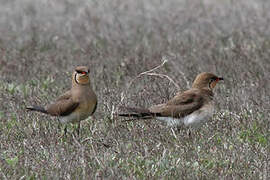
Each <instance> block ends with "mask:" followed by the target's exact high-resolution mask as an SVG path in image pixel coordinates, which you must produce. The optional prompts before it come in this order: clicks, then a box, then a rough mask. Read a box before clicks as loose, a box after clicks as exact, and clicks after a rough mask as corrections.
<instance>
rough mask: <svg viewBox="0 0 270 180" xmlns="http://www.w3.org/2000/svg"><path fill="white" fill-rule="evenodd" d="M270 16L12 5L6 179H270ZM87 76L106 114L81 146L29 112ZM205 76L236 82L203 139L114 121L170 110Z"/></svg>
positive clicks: (1, 151)
mask: <svg viewBox="0 0 270 180" xmlns="http://www.w3.org/2000/svg"><path fill="white" fill-rule="evenodd" d="M43 6H44V7H43ZM10 7H12V9H13V11H10ZM46 7H47V8H46ZM269 11H270V3H269V2H268V1H263V0H261V1H256V2H254V1H251V0H249V1H247V0H245V1H244V0H239V1H225V0H224V1H218V2H217V1H211V0H206V1H204V2H202V1H196V0H195V1H184V0H183V1H176V0H172V1H170V2H167V1H159V2H157V1H154V0H150V1H142V0H139V1H122V0H120V1H116V0H112V1H106V2H105V1H104V2H99V1H97V2H95V1H91V2H88V1H83V0H82V1H79V2H76V3H75V2H67V1H65V2H64V1H63V2H62V1H59V2H58V3H54V4H53V5H52V4H51V2H49V1H44V4H43V5H42V7H41V5H39V4H35V3H31V1H29V2H28V1H22V2H21V1H20V2H19V1H14V2H5V3H4V4H3V6H1V7H0V16H1V17H2V19H0V33H1V37H0V102H1V103H0V139H1V141H0V177H1V178H0V179H217V178H218V179H263V180H264V179H269V178H270V174H269V172H270V169H269V165H270V146H269V142H270V137H269V134H270V133H269V129H270V127H269V125H270V123H269V108H270V96H269V89H270V81H269V76H270V60H269V59H270V39H269V37H270V36H269V35H270V32H269V23H268V22H269V18H270V15H269V13H268V12H269ZM164 60H166V61H167V62H166V63H165V64H163V66H161V67H160V68H158V69H155V70H154V71H151V72H148V73H144V74H141V73H142V72H146V71H148V70H151V69H153V68H155V67H158V66H159V65H160V64H162V62H163V61H164ZM77 65H88V66H89V67H90V71H91V81H92V84H93V88H94V90H95V91H96V93H97V95H98V100H99V106H98V108H97V112H96V113H95V115H94V117H91V118H89V119H88V120H85V121H83V122H82V124H81V136H80V137H77V136H76V135H74V134H73V131H74V130H75V129H76V127H74V126H75V125H68V135H67V136H66V137H62V135H63V126H61V125H59V123H58V121H57V118H53V117H49V116H46V115H43V114H38V113H31V112H27V111H26V110H25V107H26V106H28V105H32V104H39V105H46V104H48V103H50V102H51V101H53V99H54V98H56V97H57V96H58V95H60V94H61V93H62V92H64V91H65V90H67V89H68V88H70V83H71V73H72V70H73V69H74V67H75V66H77ZM202 71H209V72H214V73H216V74H217V75H219V76H223V77H224V78H225V81H224V83H222V84H219V85H218V87H217V88H216V89H215V103H216V112H215V114H214V116H213V118H212V120H211V121H209V122H208V123H207V124H205V125H204V126H203V127H201V128H200V129H195V130H193V129H192V130H189V129H187V128H183V129H181V130H180V131H177V130H176V129H171V128H168V127H166V126H164V125H163V124H161V123H160V122H157V121H156V120H151V121H134V122H122V121H123V120H124V119H123V118H119V117H116V116H114V115H113V113H114V112H117V111H118V107H119V106H120V105H129V106H138V107H148V106H150V105H152V104H157V103H163V102H165V101H167V100H168V99H169V98H171V97H173V96H174V95H175V93H176V92H177V91H179V90H180V91H182V90H185V89H188V88H189V87H190V86H191V83H192V81H193V79H194V78H195V76H196V74H198V73H200V72H202ZM149 73H150V74H149ZM151 73H152V74H151ZM153 74H163V75H166V76H167V77H165V76H156V75H153ZM168 77H169V78H171V80H169V79H168ZM172 81H173V82H172ZM131 82H132V83H131ZM174 83H175V84H174Z"/></svg>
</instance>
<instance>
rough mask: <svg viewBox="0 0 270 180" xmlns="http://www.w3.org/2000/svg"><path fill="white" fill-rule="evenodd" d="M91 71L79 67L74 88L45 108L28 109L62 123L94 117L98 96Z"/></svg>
mask: <svg viewBox="0 0 270 180" xmlns="http://www.w3.org/2000/svg"><path fill="white" fill-rule="evenodd" d="M89 73H90V70H89V68H88V67H86V66H78V67H76V69H75V71H74V72H73V74H72V87H71V89H70V90H69V91H67V92H65V93H64V94H62V95H61V96H60V97H58V98H57V99H56V101H55V102H54V103H52V104H50V105H48V106H46V107H45V108H43V107H41V106H33V107H27V108H26V109H28V110H31V111H38V112H42V113H45V114H49V115H51V116H58V117H59V120H60V122H61V123H78V129H77V133H78V134H79V130H80V121H81V120H84V119H86V118H87V117H89V116H90V115H92V114H93V113H94V112H95V110H96V108H97V96H96V94H95V92H94V91H93V89H92V86H91V83H90V78H89ZM66 131H67V129H66V127H65V134H66Z"/></svg>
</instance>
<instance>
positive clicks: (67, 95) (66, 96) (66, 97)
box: [56, 90, 71, 101]
mask: <svg viewBox="0 0 270 180" xmlns="http://www.w3.org/2000/svg"><path fill="white" fill-rule="evenodd" d="M69 98H71V91H70V90H69V91H67V92H65V93H64V94H62V95H60V96H59V97H58V98H57V99H56V101H60V100H63V99H69Z"/></svg>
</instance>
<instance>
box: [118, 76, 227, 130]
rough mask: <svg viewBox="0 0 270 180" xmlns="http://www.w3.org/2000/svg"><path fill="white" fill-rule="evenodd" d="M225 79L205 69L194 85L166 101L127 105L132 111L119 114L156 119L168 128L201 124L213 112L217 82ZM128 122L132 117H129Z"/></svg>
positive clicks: (198, 125)
mask: <svg viewBox="0 0 270 180" xmlns="http://www.w3.org/2000/svg"><path fill="white" fill-rule="evenodd" d="M220 80H224V79H223V77H218V76H216V75H215V74H213V73H209V72H202V73H200V74H198V75H197V76H196V78H195V80H194V81H193V83H192V88H191V89H189V90H186V91H184V92H178V93H176V95H175V96H174V97H173V98H172V99H170V100H169V101H167V102H166V103H163V104H158V105H153V106H151V107H149V108H134V107H124V108H125V109H126V110H128V111H129V112H130V113H120V114H118V116H122V117H132V118H133V119H131V120H134V118H135V119H157V120H159V121H161V122H164V123H165V124H166V125H167V126H169V127H177V128H179V127H181V126H186V127H196V128H198V127H200V126H201V125H202V124H203V123H204V122H206V121H207V120H208V119H209V118H210V117H211V116H212V115H213V113H214V103H213V98H214V93H213V89H214V87H215V86H216V84H217V83H218V82H219V81H220ZM127 121H129V120H127Z"/></svg>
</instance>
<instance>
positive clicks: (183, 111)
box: [149, 90, 205, 118]
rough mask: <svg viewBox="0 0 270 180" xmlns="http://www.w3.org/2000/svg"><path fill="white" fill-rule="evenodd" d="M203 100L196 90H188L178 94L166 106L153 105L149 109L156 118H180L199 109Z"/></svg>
mask: <svg viewBox="0 0 270 180" xmlns="http://www.w3.org/2000/svg"><path fill="white" fill-rule="evenodd" d="M204 101H205V99H204V98H203V96H202V95H201V94H200V93H199V91H197V90H188V91H185V92H183V93H178V94H177V95H176V96H175V97H174V98H172V99H171V100H169V101H168V102H167V103H166V104H160V105H155V106H152V107H150V108H149V110H150V111H151V112H152V113H155V114H156V115H157V116H171V117H175V118H181V117H184V116H186V115H188V114H191V113H192V112H194V111H196V110H198V109H199V108H201V107H202V106H203V104H204Z"/></svg>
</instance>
